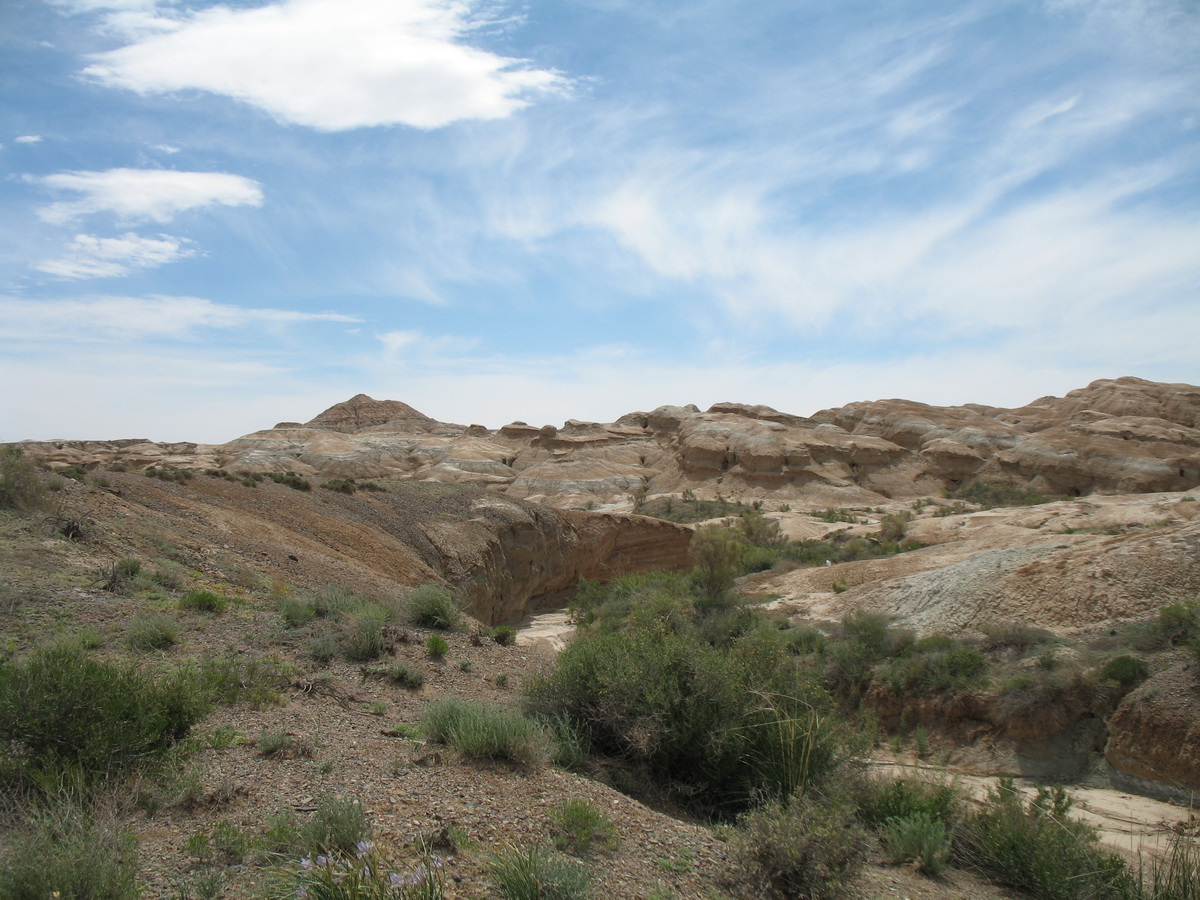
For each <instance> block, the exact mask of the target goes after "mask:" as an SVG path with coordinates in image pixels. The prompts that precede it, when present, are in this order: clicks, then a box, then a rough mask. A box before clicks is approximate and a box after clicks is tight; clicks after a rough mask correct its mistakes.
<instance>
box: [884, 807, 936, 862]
mask: <svg viewBox="0 0 1200 900" xmlns="http://www.w3.org/2000/svg"><path fill="white" fill-rule="evenodd" d="M884 832H885V834H884V843H885V844H886V845H887V849H888V854H889V855H890V856H891V858H892V862H894V863H896V864H897V865H900V864H903V863H910V862H915V863H916V864H917V866H918V868H919V869H920V870H921V871H922V872H924V873H925V874H926V875H940V874H941V873H942V872H943V871H945V869H946V864H947V863H948V862H949V860H950V848H951V845H952V837H951V833H950V832H949V831H947V829H946V824H945V822H943V821H941V820H939V819H935V818H934V817H932V816H930V815H927V814H926V813H913V814H911V815H908V816H903V817H901V818H895V819H888V820H887V822H885V823H884Z"/></svg>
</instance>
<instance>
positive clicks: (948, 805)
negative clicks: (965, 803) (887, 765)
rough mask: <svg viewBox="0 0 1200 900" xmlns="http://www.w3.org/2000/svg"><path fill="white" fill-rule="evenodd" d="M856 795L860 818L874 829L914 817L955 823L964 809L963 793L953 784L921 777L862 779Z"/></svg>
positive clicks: (855, 799) (854, 796)
mask: <svg viewBox="0 0 1200 900" xmlns="http://www.w3.org/2000/svg"><path fill="white" fill-rule="evenodd" d="M852 796H853V799H854V802H855V805H856V806H857V808H858V817H859V819H860V820H861V821H862V822H863V823H864V824H866V825H868V826H870V827H872V828H880V827H882V826H883V825H884V824H885V823H886V822H887V821H888V820H890V819H903V818H909V817H912V816H926V817H928V818H932V819H937V820H939V821H942V822H954V821H957V819H958V818H959V815H960V814H961V809H962V796H961V795H960V793H959V791H958V790H957V789H956V788H955V787H954V786H953V785H951V784H949V783H948V782H945V781H941V780H938V779H933V778H924V777H918V776H907V777H903V778H891V779H880V778H875V777H866V778H862V779H859V780H857V781H856V782H854V784H853V786H852Z"/></svg>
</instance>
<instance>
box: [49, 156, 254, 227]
mask: <svg viewBox="0 0 1200 900" xmlns="http://www.w3.org/2000/svg"><path fill="white" fill-rule="evenodd" d="M32 180H34V181H37V182H38V183H40V184H43V185H45V186H46V187H48V188H51V189H53V190H57V191H65V192H69V193H75V194H80V195H82V196H80V198H79V199H78V200H65V201H59V202H57V203H51V204H50V205H49V206H44V207H42V208H41V209H40V210H39V211H38V215H40V216H41V218H42V219H43V220H45V221H47V222H51V223H54V224H62V223H64V222H69V221H71V220H72V219H77V218H79V217H81V216H86V215H90V214H92V213H98V212H110V213H113V214H115V215H116V217H117V218H118V219H119V220H122V221H144V220H150V221H154V222H168V221H170V220H171V219H173V218H174V217H175V216H177V215H178V214H179V213H181V212H185V211H187V210H191V209H203V208H205V207H209V206H260V205H262V202H263V193H262V189H261V188H260V187H259V185H258V183H257V182H255V181H252V180H251V179H249V178H243V177H242V176H241V175H230V174H226V173H224V172H175V171H171V170H168V169H108V170H106V171H103V172H60V173H58V174H56V175H45V176H42V177H40V178H35V179H32Z"/></svg>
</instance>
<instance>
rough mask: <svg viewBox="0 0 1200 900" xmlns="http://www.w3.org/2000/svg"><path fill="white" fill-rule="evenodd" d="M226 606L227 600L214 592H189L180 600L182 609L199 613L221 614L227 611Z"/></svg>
mask: <svg viewBox="0 0 1200 900" xmlns="http://www.w3.org/2000/svg"><path fill="white" fill-rule="evenodd" d="M225 605H226V601H225V598H224V597H222V596H221V595H220V594H217V593H214V592H213V591H204V590H195V591H188V592H187V593H186V594H184V595H183V596H182V597H180V598H179V608H180V609H191V610H195V611H197V612H207V613H221V612H224V611H225Z"/></svg>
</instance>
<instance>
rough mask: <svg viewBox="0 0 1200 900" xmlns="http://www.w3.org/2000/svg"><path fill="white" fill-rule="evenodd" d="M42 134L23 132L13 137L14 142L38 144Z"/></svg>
mask: <svg viewBox="0 0 1200 900" xmlns="http://www.w3.org/2000/svg"><path fill="white" fill-rule="evenodd" d="M41 141H42V136H41V135H40V134H23V135H21V136H20V137H16V138H13V143H14V144H40V143H41Z"/></svg>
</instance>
